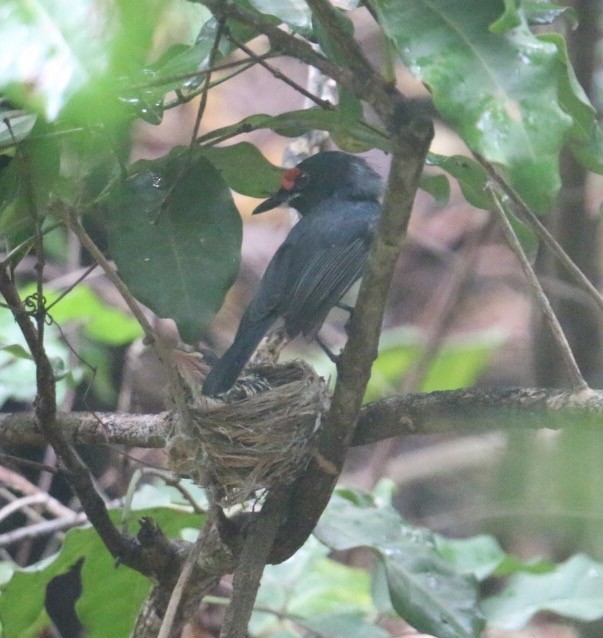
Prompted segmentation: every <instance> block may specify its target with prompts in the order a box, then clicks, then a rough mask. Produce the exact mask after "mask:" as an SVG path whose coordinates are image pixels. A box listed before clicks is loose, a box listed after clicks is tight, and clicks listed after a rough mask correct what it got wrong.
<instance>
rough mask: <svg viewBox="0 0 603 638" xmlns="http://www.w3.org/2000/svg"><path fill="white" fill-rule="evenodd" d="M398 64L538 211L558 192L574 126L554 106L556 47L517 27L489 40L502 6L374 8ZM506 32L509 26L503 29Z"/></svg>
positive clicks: (472, 0) (387, 1) (437, 3)
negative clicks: (560, 159)
mask: <svg viewBox="0 0 603 638" xmlns="http://www.w3.org/2000/svg"><path fill="white" fill-rule="evenodd" d="M375 5H376V7H377V10H378V13H379V20H380V23H381V25H382V27H383V29H384V30H385V32H386V34H387V35H388V37H389V38H391V40H392V41H393V42H394V43H395V45H396V48H397V50H398V53H399V54H400V56H401V58H402V60H403V61H404V62H405V63H406V64H407V65H408V67H409V68H410V70H411V71H412V72H413V73H414V74H415V75H416V76H417V77H418V78H419V79H420V80H422V81H423V82H424V83H425V84H426V85H427V87H428V88H429V90H430V91H431V94H432V96H433V100H434V104H435V106H436V108H437V109H438V111H439V112H440V113H441V115H442V116H443V117H444V118H445V119H446V120H447V122H448V123H449V124H450V125H451V126H452V127H453V128H454V129H455V130H456V131H457V132H458V133H459V134H460V135H461V137H462V138H463V139H464V141H465V142H466V143H467V144H468V145H469V147H470V148H472V149H473V150H475V151H477V152H479V153H480V154H482V155H484V156H485V157H486V158H487V159H488V160H489V161H491V162H495V163H497V164H500V165H502V166H504V167H506V168H507V170H508V175H509V179H510V182H511V184H512V185H513V186H514V187H515V188H516V189H517V190H518V191H519V192H520V193H521V194H522V196H523V197H524V199H526V201H527V202H528V204H529V205H530V206H531V207H533V208H534V209H535V210H537V211H540V212H544V211H546V210H548V209H549V208H550V206H551V204H552V202H553V200H554V197H555V195H556V193H557V192H558V190H559V187H560V180H559V175H558V167H557V155H558V152H559V150H560V148H561V146H562V143H563V140H564V136H565V135H566V133H567V132H568V130H569V129H570V128H571V126H572V118H571V117H570V116H569V115H568V114H567V113H566V112H565V111H564V109H563V108H562V105H561V104H560V103H559V100H558V85H559V81H560V69H559V66H558V59H557V47H556V46H555V45H554V44H553V43H551V42H547V41H546V40H543V39H539V38H537V37H536V36H534V35H533V34H532V33H531V32H530V30H529V28H528V27H527V24H525V22H522V23H521V24H518V25H515V27H514V28H513V29H512V30H509V31H504V32H502V33H494V32H492V30H491V29H490V26H491V25H492V24H493V23H495V22H496V20H498V19H499V18H500V16H501V13H502V12H503V3H502V2H500V1H498V2H482V0H469V1H465V2H462V3H459V2H451V1H450V0H433V1H432V0H430V1H429V2H426V1H424V0H419V1H418V2H412V3H400V2H398V1H397V0H376V2H375ZM506 26H508V25H506Z"/></svg>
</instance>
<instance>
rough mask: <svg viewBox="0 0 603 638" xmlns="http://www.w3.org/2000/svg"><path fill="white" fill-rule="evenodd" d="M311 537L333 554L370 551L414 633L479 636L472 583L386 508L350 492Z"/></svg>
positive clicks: (336, 500)
mask: <svg viewBox="0 0 603 638" xmlns="http://www.w3.org/2000/svg"><path fill="white" fill-rule="evenodd" d="M344 494H345V496H344ZM314 534H315V535H316V537H317V538H318V539H319V540H320V541H321V542H323V543H324V544H325V545H327V546H328V547H331V548H332V549H335V550H339V551H344V550H347V549H352V548H354V547H367V548H369V549H371V550H373V551H374V552H375V554H376V555H377V556H378V558H379V560H380V562H381V564H382V565H383V567H384V569H385V572H386V576H387V581H388V587H389V594H390V597H391V601H392V604H393V606H394V608H395V610H396V611H397V612H398V614H400V616H401V617H402V618H404V619H405V620H406V621H407V622H408V623H410V624H411V625H412V626H413V627H415V628H416V629H418V630H419V631H423V632H426V633H430V634H433V635H436V636H438V638H477V637H478V636H479V635H480V632H481V630H482V629H483V627H484V621H483V617H482V614H481V612H480V610H479V608H478V605H477V600H478V591H477V584H476V581H475V580H474V579H473V577H470V576H466V575H462V574H460V573H458V572H457V571H456V570H455V569H454V568H453V567H451V566H450V565H449V564H448V563H446V562H445V561H444V560H443V559H442V557H441V556H440V555H439V553H438V552H437V548H436V546H435V542H434V539H433V537H432V534H431V532H429V531H428V530H426V529H421V528H417V527H413V526H410V525H407V524H406V523H405V522H404V521H403V520H402V519H401V518H400V515H399V514H398V513H397V512H396V511H395V510H394V508H393V507H391V506H390V505H379V504H378V503H377V502H376V501H375V500H373V499H372V498H370V497H369V495H367V494H363V493H357V492H353V491H351V490H347V491H346V492H345V493H343V494H342V493H336V494H335V495H334V496H333V497H332V499H331V502H330V503H329V506H328V507H327V509H326V510H325V512H324V514H323V516H322V517H321V519H320V521H319V522H318V525H317V527H316V529H315V531H314Z"/></svg>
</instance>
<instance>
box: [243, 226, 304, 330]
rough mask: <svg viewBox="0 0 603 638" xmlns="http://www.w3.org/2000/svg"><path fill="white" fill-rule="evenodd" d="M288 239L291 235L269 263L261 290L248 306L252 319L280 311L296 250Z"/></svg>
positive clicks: (255, 319)
mask: <svg viewBox="0 0 603 638" xmlns="http://www.w3.org/2000/svg"><path fill="white" fill-rule="evenodd" d="M288 239H289V237H288V238H287V240H285V242H284V243H283V244H281V246H280V247H279V249H278V250H277V251H276V253H275V254H274V257H273V258H272V260H271V261H270V263H269V264H268V267H267V268H266V272H265V273H264V276H263V277H262V281H261V282H260V287H259V290H258V292H257V294H256V296H255V297H254V298H253V300H252V301H251V303H250V304H249V306H248V308H247V311H246V314H247V315H248V316H249V319H250V320H252V321H259V320H260V319H264V317H267V316H268V315H270V314H272V313H274V312H275V311H277V312H278V308H279V306H280V303H281V302H282V300H283V297H284V295H285V291H286V289H287V283H288V278H287V277H288V273H289V272H290V270H291V262H292V258H293V257H294V252H295V250H294V249H295V244H293V243H291V242H290V241H288ZM279 314H280V313H279Z"/></svg>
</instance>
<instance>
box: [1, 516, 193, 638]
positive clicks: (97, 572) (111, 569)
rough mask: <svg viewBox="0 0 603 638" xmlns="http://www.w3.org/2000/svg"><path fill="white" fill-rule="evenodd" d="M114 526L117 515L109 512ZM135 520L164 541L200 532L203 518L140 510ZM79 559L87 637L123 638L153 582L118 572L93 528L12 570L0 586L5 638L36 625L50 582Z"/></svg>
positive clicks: (81, 606)
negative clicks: (148, 524)
mask: <svg viewBox="0 0 603 638" xmlns="http://www.w3.org/2000/svg"><path fill="white" fill-rule="evenodd" d="M111 515H112V518H113V520H114V521H115V522H117V521H118V520H119V512H118V511H113V512H111ZM136 516H137V518H140V517H142V516H152V517H153V519H154V520H155V522H156V523H158V524H159V526H160V527H161V528H162V530H163V531H164V532H165V533H166V534H167V535H168V536H175V535H177V534H178V533H179V532H180V530H182V529H183V528H184V527H197V528H198V527H199V526H200V525H201V522H202V518H201V517H199V516H196V515H193V514H190V513H186V512H183V511H182V508H175V507H161V508H154V509H140V510H137V511H136ZM80 557H83V558H84V559H85V560H84V564H83V567H82V584H83V593H82V597H81V598H80V600H79V601H78V604H77V610H78V615H79V617H80V620H81V621H82V623H83V624H84V625H85V627H86V630H87V633H86V635H87V636H88V637H89V638H106V637H107V636H111V637H112V638H127V636H129V635H130V631H131V630H132V626H133V623H134V619H135V618H136V615H137V613H138V611H139V608H140V605H141V604H142V601H143V600H144V598H145V596H146V595H147V593H148V591H149V588H150V586H151V583H150V582H149V581H148V580H147V579H146V578H145V577H144V576H141V575H140V574H139V573H138V572H135V571H133V570H131V569H129V568H127V567H123V566H121V567H119V568H116V566H115V561H114V559H113V558H112V557H111V555H110V554H109V552H108V551H107V549H106V548H105V547H104V545H103V544H102V542H101V540H100V539H99V537H98V534H97V533H96V531H95V530H94V529H93V528H91V527H85V528H78V529H73V530H71V531H70V532H68V533H67V536H66V538H65V542H64V543H63V547H62V548H61V551H60V552H59V553H58V554H57V555H56V556H53V557H52V558H51V559H49V560H46V561H43V562H42V563H39V564H37V565H34V566H32V567H29V568H27V569H19V570H16V571H15V573H14V574H13V576H12V578H11V579H10V581H8V583H5V584H3V585H2V595H1V596H0V622H1V623H2V630H3V633H2V635H3V636H4V638H19V637H20V636H23V635H24V634H25V632H26V631H27V630H28V629H29V628H31V627H32V626H33V625H35V624H36V623H37V622H38V619H39V617H40V615H41V613H42V612H43V609H44V593H45V588H46V585H47V584H48V582H49V581H50V580H51V579H52V578H53V577H54V576H57V575H58V574H62V573H64V572H65V571H67V570H68V569H69V568H70V567H71V566H72V565H73V564H74V563H75V562H76V561H77V560H78V559H79V558H80Z"/></svg>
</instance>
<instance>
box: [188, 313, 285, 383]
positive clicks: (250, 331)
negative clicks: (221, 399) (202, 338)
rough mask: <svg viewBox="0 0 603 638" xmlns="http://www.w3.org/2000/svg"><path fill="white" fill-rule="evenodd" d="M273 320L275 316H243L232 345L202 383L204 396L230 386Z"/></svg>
mask: <svg viewBox="0 0 603 638" xmlns="http://www.w3.org/2000/svg"><path fill="white" fill-rule="evenodd" d="M274 320H275V318H274V317H272V316H270V315H269V316H267V317H264V318H263V319H260V320H259V321H257V320H256V321H251V320H246V318H245V317H243V319H242V320H241V324H240V325H239V329H238V331H237V335H236V337H235V339H234V341H233V343H232V345H231V346H230V348H228V350H227V351H226V352H225V353H224V354H223V355H222V358H221V359H220V360H219V361H218V363H216V365H215V366H214V367H213V369H212V371H211V372H210V373H209V374H208V375H207V378H206V379H205V382H204V383H203V388H202V390H201V392H202V393H203V394H204V395H205V396H215V395H217V394H222V393H223V392H227V391H228V390H230V388H232V386H233V385H234V383H235V381H236V380H237V378H238V377H239V374H240V373H241V370H242V369H243V368H244V367H245V364H246V363H247V362H248V361H249V359H250V358H251V355H252V354H253V352H254V350H255V349H256V348H257V346H258V344H259V343H260V341H261V340H262V337H263V336H264V335H265V334H266V333H267V332H268V330H269V329H270V326H271V325H272V324H273V323H274Z"/></svg>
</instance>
